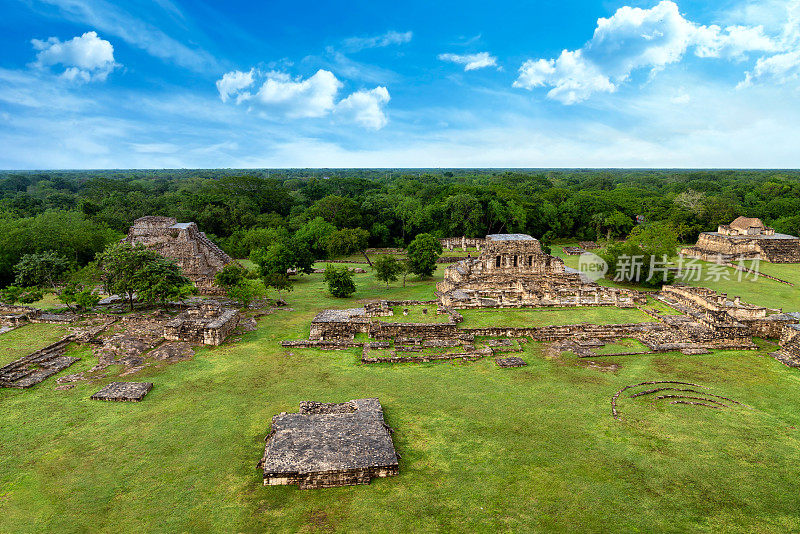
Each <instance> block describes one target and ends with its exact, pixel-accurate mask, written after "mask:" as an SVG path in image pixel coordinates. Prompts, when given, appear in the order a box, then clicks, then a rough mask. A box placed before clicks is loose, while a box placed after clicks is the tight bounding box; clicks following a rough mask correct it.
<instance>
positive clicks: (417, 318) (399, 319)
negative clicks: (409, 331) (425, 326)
mask: <svg viewBox="0 0 800 534" xmlns="http://www.w3.org/2000/svg"><path fill="white" fill-rule="evenodd" d="M392 309H393V311H394V315H393V316H389V317H376V319H378V320H379V321H386V322H389V323H446V322H448V321H449V320H450V316H449V315H447V314H441V315H440V314H437V313H436V304H430V305H427V306H395V307H394V308H392ZM423 309H427V310H428V313H422V310H423ZM403 310H408V315H403Z"/></svg>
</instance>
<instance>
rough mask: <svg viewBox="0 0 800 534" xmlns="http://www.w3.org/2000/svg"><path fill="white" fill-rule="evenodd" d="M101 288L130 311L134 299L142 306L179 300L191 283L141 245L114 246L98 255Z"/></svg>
mask: <svg viewBox="0 0 800 534" xmlns="http://www.w3.org/2000/svg"><path fill="white" fill-rule="evenodd" d="M97 264H98V267H99V268H100V271H101V280H102V281H103V287H104V288H105V290H106V291H107V292H108V293H111V294H117V295H122V296H124V297H125V298H127V300H128V304H129V305H130V309H131V311H133V295H134V294H136V295H137V297H138V298H139V300H141V301H144V302H149V303H153V302H161V303H164V302H166V301H167V300H168V299H174V298H177V299H182V298H184V297H185V296H186V295H187V294H188V293H190V292H191V291H192V290H191V289H190V288H191V282H190V281H189V279H188V278H186V277H185V276H183V274H182V273H181V271H180V268H179V267H178V266H177V265H176V264H175V263H173V262H171V261H170V260H168V259H166V258H164V257H163V256H161V255H160V254H158V253H156V252H154V251H152V250H149V249H147V248H145V247H144V245H142V244H137V245H135V246H134V245H131V244H130V243H116V244H114V245H111V246H110V247H108V248H107V249H106V250H105V251H103V252H102V253H100V254H98V256H97Z"/></svg>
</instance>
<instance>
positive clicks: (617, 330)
mask: <svg viewBox="0 0 800 534" xmlns="http://www.w3.org/2000/svg"><path fill="white" fill-rule="evenodd" d="M665 329H666V327H665V326H664V325H662V324H660V323H623V324H613V325H596V324H587V323H580V324H572V325H551V326H539V327H529V328H517V327H486V328H465V329H462V330H461V331H462V332H466V333H469V334H471V335H474V336H489V337H527V338H531V339H532V340H533V341H560V340H563V339H570V338H573V337H575V336H577V335H581V336H586V337H596V338H600V339H618V338H622V337H630V338H634V339H638V338H639V337H640V336H641V335H642V334H644V333H647V332H655V331H660V330H665Z"/></svg>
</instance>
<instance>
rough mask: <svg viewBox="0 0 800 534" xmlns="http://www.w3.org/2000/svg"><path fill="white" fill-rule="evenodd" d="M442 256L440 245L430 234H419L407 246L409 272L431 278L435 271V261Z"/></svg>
mask: <svg viewBox="0 0 800 534" xmlns="http://www.w3.org/2000/svg"><path fill="white" fill-rule="evenodd" d="M441 255H442V244H441V243H440V242H439V240H438V239H436V238H435V237H433V236H432V235H431V234H419V235H417V237H415V238H414V240H413V241H412V242H411V243H410V244H409V245H408V266H409V270H410V272H412V273H414V274H416V275H418V276H421V277H428V276H432V275H433V272H434V271H435V270H436V260H437V259H438V258H439V256H441Z"/></svg>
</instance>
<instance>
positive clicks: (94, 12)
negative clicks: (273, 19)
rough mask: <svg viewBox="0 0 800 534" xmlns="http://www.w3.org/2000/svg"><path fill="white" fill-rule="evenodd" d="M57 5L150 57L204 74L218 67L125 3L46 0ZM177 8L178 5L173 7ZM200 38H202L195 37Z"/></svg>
mask: <svg viewBox="0 0 800 534" xmlns="http://www.w3.org/2000/svg"><path fill="white" fill-rule="evenodd" d="M42 1H43V2H44V3H46V4H51V5H54V6H56V7H57V8H58V9H59V10H60V13H61V15H62V16H63V17H64V18H66V19H68V20H71V21H73V22H78V23H80V24H85V25H88V26H91V27H94V28H97V29H98V30H100V31H102V32H103V33H107V34H111V35H115V36H117V37H119V38H120V39H122V40H123V41H125V42H126V43H128V44H130V45H132V46H136V47H138V48H141V49H142V50H145V51H146V52H147V53H148V54H150V55H152V56H154V57H157V58H160V59H163V60H167V61H171V62H174V63H176V64H178V65H181V66H183V67H187V68H190V69H193V70H195V71H198V72H201V71H205V70H207V69H208V68H210V67H212V68H213V67H214V66H215V65H216V63H217V62H216V60H215V59H214V58H213V57H212V56H211V55H210V54H209V53H208V52H206V51H205V50H202V49H199V48H192V47H189V46H187V45H185V44H183V43H181V42H179V41H178V40H176V39H174V38H172V37H170V36H169V35H167V34H166V33H165V32H164V31H162V30H161V29H159V28H157V27H155V26H154V25H152V24H150V23H149V22H145V21H144V20H142V19H141V18H139V17H137V16H135V15H133V14H131V13H130V12H128V11H126V10H125V9H124V8H123V7H122V6H123V5H124V4H125V3H124V2H109V1H106V0H42ZM173 7H174V6H173ZM192 37H193V38H195V39H196V38H197V37H198V35H193V36H192Z"/></svg>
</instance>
